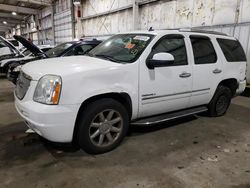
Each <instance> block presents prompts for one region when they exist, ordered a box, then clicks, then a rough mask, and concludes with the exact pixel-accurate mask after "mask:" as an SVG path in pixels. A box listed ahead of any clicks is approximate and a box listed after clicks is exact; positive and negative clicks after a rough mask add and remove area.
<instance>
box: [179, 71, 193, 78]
mask: <svg viewBox="0 0 250 188" xmlns="http://www.w3.org/2000/svg"><path fill="white" fill-rule="evenodd" d="M179 76H180V78H188V77H190V76H191V74H190V73H188V72H183V73H181V74H180V75H179Z"/></svg>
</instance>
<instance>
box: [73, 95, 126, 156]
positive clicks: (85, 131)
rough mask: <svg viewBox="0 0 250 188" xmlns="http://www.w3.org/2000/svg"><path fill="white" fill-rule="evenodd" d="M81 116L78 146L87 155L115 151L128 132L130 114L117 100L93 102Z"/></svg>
mask: <svg viewBox="0 0 250 188" xmlns="http://www.w3.org/2000/svg"><path fill="white" fill-rule="evenodd" d="M80 115H81V117H80V121H79V125H78V132H77V135H78V136H77V137H78V144H79V146H80V147H81V148H82V149H83V150H84V151H86V152H87V153H90V154H100V153H105V152H108V151H111V150H113V149H114V148H116V147H117V146H118V145H119V144H120V143H121V141H122V140H123V138H124V137H125V136H126V133H127V131H128V126H129V117H128V112H127V111H126V109H125V108H124V106H123V105H122V104H121V103H119V102H118V101H116V100H113V99H100V100H98V101H95V102H92V103H90V104H89V105H88V106H87V107H86V108H85V109H84V110H83V111H82V113H81V114H80Z"/></svg>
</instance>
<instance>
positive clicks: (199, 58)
mask: <svg viewBox="0 0 250 188" xmlns="http://www.w3.org/2000/svg"><path fill="white" fill-rule="evenodd" d="M190 39H191V43H192V47H193V53H194V61H195V64H198V65H199V64H210V63H216V62H217V55H216V52H215V50H214V47H213V44H212V42H211V41H210V39H209V38H207V37H203V36H190Z"/></svg>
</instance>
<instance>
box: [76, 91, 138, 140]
mask: <svg viewBox="0 0 250 188" xmlns="http://www.w3.org/2000/svg"><path fill="white" fill-rule="evenodd" d="M104 98H109V99H114V100H116V101H118V102H120V103H121V104H122V105H124V107H125V108H126V109H127V111H128V114H129V118H130V119H131V117H132V113H133V111H132V100H131V97H130V95H129V94H128V93H125V92H121V93H115V92H114V93H113V92H112V93H104V94H99V95H95V96H92V97H90V98H88V99H86V100H85V101H83V102H82V104H81V106H80V108H79V110H78V113H77V117H76V121H75V127H74V132H73V141H74V140H75V138H76V135H77V129H78V126H79V120H80V114H81V112H82V111H83V110H84V109H85V108H86V106H87V105H88V104H90V103H91V102H94V101H96V100H99V99H104Z"/></svg>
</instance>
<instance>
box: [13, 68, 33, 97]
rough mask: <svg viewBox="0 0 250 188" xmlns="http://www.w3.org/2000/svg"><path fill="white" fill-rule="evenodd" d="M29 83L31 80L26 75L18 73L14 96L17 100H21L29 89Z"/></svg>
mask: <svg viewBox="0 0 250 188" xmlns="http://www.w3.org/2000/svg"><path fill="white" fill-rule="evenodd" d="M30 81H31V78H30V77H29V76H28V75H26V74H25V73H23V72H20V74H19V76H18V79H17V83H16V89H15V94H16V96H17V98H18V99H20V100H22V99H23V98H24V96H25V95H26V93H27V91H28V89H29V87H30Z"/></svg>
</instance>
